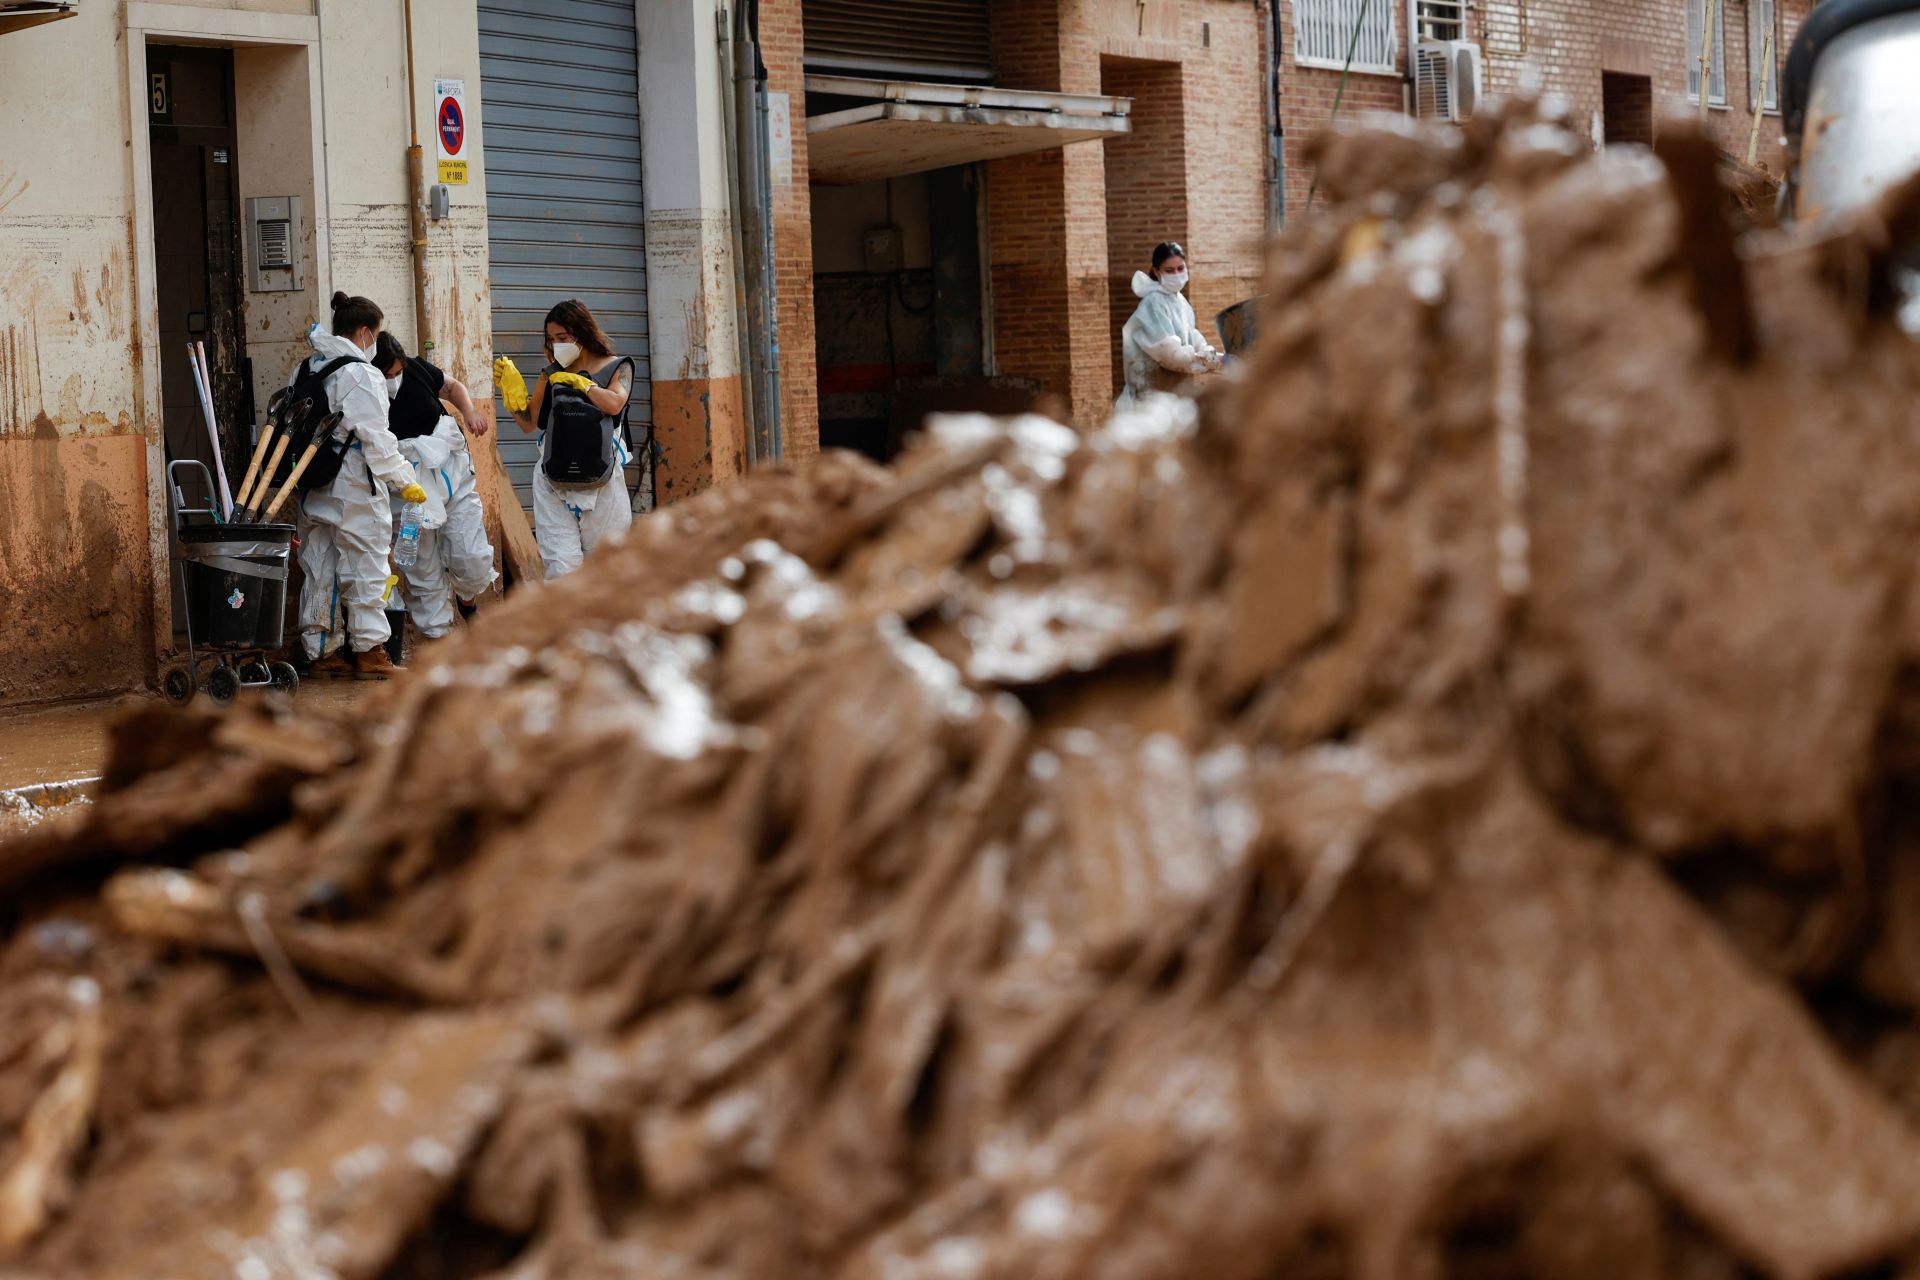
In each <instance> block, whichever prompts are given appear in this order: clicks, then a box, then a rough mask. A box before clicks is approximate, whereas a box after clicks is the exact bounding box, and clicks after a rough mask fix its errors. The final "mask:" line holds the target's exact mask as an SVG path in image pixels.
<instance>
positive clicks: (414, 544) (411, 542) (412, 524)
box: [393, 502, 427, 569]
mask: <svg viewBox="0 0 1920 1280" xmlns="http://www.w3.org/2000/svg"><path fill="white" fill-rule="evenodd" d="M426 513H427V508H426V506H425V505H424V504H423V503H419V502H409V503H407V504H406V505H405V506H403V507H401V508H400V532H399V534H398V535H397V536H395V538H394V540H393V563H394V564H395V565H397V566H398V567H400V568H402V569H406V568H411V567H412V566H413V564H414V563H415V562H416V561H418V560H419V559H420V521H421V520H423V519H425V518H426Z"/></svg>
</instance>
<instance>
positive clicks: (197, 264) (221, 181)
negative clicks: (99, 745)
mask: <svg viewBox="0 0 1920 1280" xmlns="http://www.w3.org/2000/svg"><path fill="white" fill-rule="evenodd" d="M233 66H234V64H233V51H232V50H231V49H219V48H205V47H198V46H192V47H190V46H184V45H161V44H154V45H148V46H147V86H148V94H147V112H148V114H147V139H148V147H149V148H150V158H151V162H152V175H153V179H152V182H153V248H154V256H153V261H154V298H155V304H156V307H157V310H158V316H157V319H158V321H159V323H158V329H159V335H160V384H161V385H160V392H161V395H160V404H161V413H162V420H163V423H164V438H165V448H166V459H167V461H168V462H174V461H178V460H181V459H193V460H196V461H199V462H202V463H205V464H206V466H207V468H208V470H209V471H211V472H213V473H214V474H216V475H217V474H218V473H219V470H220V466H216V459H215V456H214V452H215V451H214V446H213V442H212V440H211V439H210V437H209V436H208V433H207V424H206V418H205V411H204V410H203V408H202V405H201V401H200V393H199V389H198V386H197V384H196V382H195V380H194V375H193V369H192V365H191V363H190V361H189V359H188V355H187V348H188V346H189V344H191V343H196V342H197V343H199V344H201V346H202V347H203V348H204V350H205V352H206V357H207V367H208V372H209V375H210V376H209V379H208V381H209V384H210V389H211V393H212V401H213V411H214V415H215V419H216V421H218V422H220V423H221V424H222V425H223V426H224V427H225V428H226V430H225V431H224V432H223V440H222V446H223V447H222V448H221V449H220V451H219V452H220V458H219V459H218V462H219V464H220V465H221V466H224V467H225V469H226V471H227V473H228V475H229V476H230V477H232V479H231V480H230V483H232V482H234V481H237V479H238V477H239V475H240V470H241V468H244V466H245V465H246V446H247V440H246V432H245V429H244V425H243V424H246V423H248V422H250V421H251V420H252V417H253V406H252V403H251V402H252V398H253V390H252V377H251V370H250V368H249V367H248V364H247V358H246V337H245V327H244V325H243V324H242V323H241V307H240V303H241V281H240V265H241V264H240V219H239V208H238V205H239V191H238V182H237V178H236V176H235V175H236V173H237V171H238V155H237V154H236V152H237V145H236V144H237V142H238V136H237V129H236V128H235V111H234V75H233ZM185 496H186V500H187V501H188V503H189V504H191V505H195V506H204V505H206V504H207V499H208V497H209V495H207V494H206V493H204V492H201V491H199V486H198V485H190V486H188V487H187V492H186V495H185ZM170 577H172V578H173V579H174V595H175V596H176V599H175V601H174V629H175V631H176V632H179V631H181V630H183V629H184V620H183V618H182V616H181V613H180V608H181V605H180V601H179V600H178V599H177V596H178V594H179V586H178V581H177V575H170Z"/></svg>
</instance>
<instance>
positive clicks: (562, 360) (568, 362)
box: [553, 342, 580, 369]
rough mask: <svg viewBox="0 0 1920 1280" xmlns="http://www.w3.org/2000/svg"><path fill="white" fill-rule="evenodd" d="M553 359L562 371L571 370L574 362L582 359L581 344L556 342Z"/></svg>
mask: <svg viewBox="0 0 1920 1280" xmlns="http://www.w3.org/2000/svg"><path fill="white" fill-rule="evenodd" d="M553 358H554V359H555V360H556V361H558V362H559V365H560V367H561V368H562V369H571V368H572V367H573V362H574V361H575V360H578V359H579V358H580V344H579V343H577V342H556V343H554V344H553Z"/></svg>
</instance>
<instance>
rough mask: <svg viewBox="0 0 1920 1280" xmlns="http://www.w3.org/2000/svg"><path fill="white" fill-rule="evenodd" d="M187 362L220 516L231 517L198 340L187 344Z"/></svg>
mask: <svg viewBox="0 0 1920 1280" xmlns="http://www.w3.org/2000/svg"><path fill="white" fill-rule="evenodd" d="M187 363H188V364H190V365H192V366H193V386H194V390H195V391H197V392H199V397H200V413H201V415H202V416H203V417H205V418H206V420H207V439H208V440H209V441H210V442H211V443H212V445H213V474H214V477H215V478H216V479H217V480H219V481H220V505H221V511H220V518H221V519H222V520H231V519H233V494H232V492H230V491H229V490H228V488H227V463H226V460H225V459H224V458H222V457H221V456H220V453H221V450H220V427H219V424H218V423H216V422H215V421H214V420H213V394H212V390H211V388H212V386H213V383H212V380H211V377H210V371H209V370H208V368H207V352H206V348H205V347H203V346H201V344H200V343H198V342H189V343H188V344H187Z"/></svg>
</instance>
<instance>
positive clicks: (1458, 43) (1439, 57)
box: [1413, 40, 1481, 121]
mask: <svg viewBox="0 0 1920 1280" xmlns="http://www.w3.org/2000/svg"><path fill="white" fill-rule="evenodd" d="M1480 85H1481V70H1480V46H1479V45H1477V44H1475V43H1474V42H1473V41H1471V40H1422V41H1421V42H1420V43H1419V44H1417V45H1415V46H1414V50H1413V111H1414V114H1415V115H1417V116H1419V117H1420V118H1421V119H1422V120H1456V121H1457V120H1465V119H1467V118H1468V117H1469V116H1471V115H1472V114H1473V113H1474V111H1475V110H1476V109H1477V108H1478V107H1479V105H1480Z"/></svg>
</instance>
